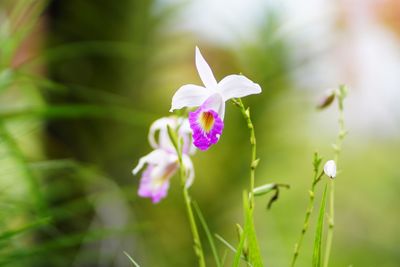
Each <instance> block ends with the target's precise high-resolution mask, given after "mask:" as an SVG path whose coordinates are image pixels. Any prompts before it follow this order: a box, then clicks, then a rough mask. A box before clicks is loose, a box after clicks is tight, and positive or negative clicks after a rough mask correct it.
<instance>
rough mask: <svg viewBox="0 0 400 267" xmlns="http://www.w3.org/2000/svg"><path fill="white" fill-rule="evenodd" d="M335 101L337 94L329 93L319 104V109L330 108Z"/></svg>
mask: <svg viewBox="0 0 400 267" xmlns="http://www.w3.org/2000/svg"><path fill="white" fill-rule="evenodd" d="M333 100H335V92H334V91H333V90H332V91H329V92H328V93H327V94H326V95H325V96H324V97H323V98H322V99H321V100H320V101H319V103H318V105H317V108H318V109H324V108H326V107H329V106H330V105H331V104H332V102H333Z"/></svg>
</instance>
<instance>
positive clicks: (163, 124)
mask: <svg viewBox="0 0 400 267" xmlns="http://www.w3.org/2000/svg"><path fill="white" fill-rule="evenodd" d="M172 123H173V119H172V118H161V119H158V120H156V121H155V122H153V124H151V126H150V131H149V135H148V139H149V143H150V145H151V146H152V147H153V148H159V147H160V144H159V143H158V142H157V141H156V140H155V133H156V131H158V130H163V129H165V130H167V125H168V124H170V125H172Z"/></svg>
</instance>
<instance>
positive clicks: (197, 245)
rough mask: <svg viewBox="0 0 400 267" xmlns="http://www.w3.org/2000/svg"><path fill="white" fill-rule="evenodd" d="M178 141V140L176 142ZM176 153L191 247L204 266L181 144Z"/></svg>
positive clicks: (201, 266)
mask: <svg viewBox="0 0 400 267" xmlns="http://www.w3.org/2000/svg"><path fill="white" fill-rule="evenodd" d="M178 143H180V142H178ZM177 153H178V160H179V165H180V168H179V169H180V172H179V174H180V178H181V187H182V192H183V198H184V200H185V205H186V212H187V215H188V218H189V223H190V229H191V230H192V235H193V243H194V244H193V248H194V252H195V254H196V255H197V258H198V261H199V266H200V267H205V266H206V262H205V259H204V252H203V247H202V245H201V241H200V236H199V231H198V230H197V224H196V220H195V218H194V214H193V209H192V200H191V198H190V195H189V191H188V188H187V187H186V171H185V166H184V164H183V160H182V145H180V146H179V148H178V149H177Z"/></svg>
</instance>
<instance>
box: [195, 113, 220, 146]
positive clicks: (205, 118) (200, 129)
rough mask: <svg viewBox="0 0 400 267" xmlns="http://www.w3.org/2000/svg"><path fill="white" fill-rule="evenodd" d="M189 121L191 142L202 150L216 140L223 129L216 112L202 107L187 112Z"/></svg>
mask: <svg viewBox="0 0 400 267" xmlns="http://www.w3.org/2000/svg"><path fill="white" fill-rule="evenodd" d="M189 123H190V128H191V129H192V131H193V144H194V145H195V146H196V147H197V148H198V149H200V150H203V151H204V150H207V149H209V148H210V147H211V146H212V145H213V144H216V143H217V142H218V140H219V138H220V136H221V134H222V130H223V129H224V122H223V121H222V120H221V118H220V117H219V116H218V113H217V112H215V111H214V110H212V109H204V108H203V107H200V108H198V109H197V110H195V111H194V112H190V113H189Z"/></svg>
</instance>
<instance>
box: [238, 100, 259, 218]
mask: <svg viewBox="0 0 400 267" xmlns="http://www.w3.org/2000/svg"><path fill="white" fill-rule="evenodd" d="M234 103H235V104H236V105H237V106H238V107H239V108H240V111H241V112H242V114H243V117H244V119H245V120H246V123H247V128H249V131H250V145H251V163H250V190H249V192H250V197H249V203H250V209H252V210H253V208H254V193H253V191H254V180H255V175H256V168H257V165H258V161H259V160H258V159H257V146H256V134H255V131H254V125H253V122H252V121H251V118H250V110H249V109H248V108H247V109H246V108H245V107H244V105H243V102H242V100H241V99H240V98H238V99H235V101H234Z"/></svg>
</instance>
